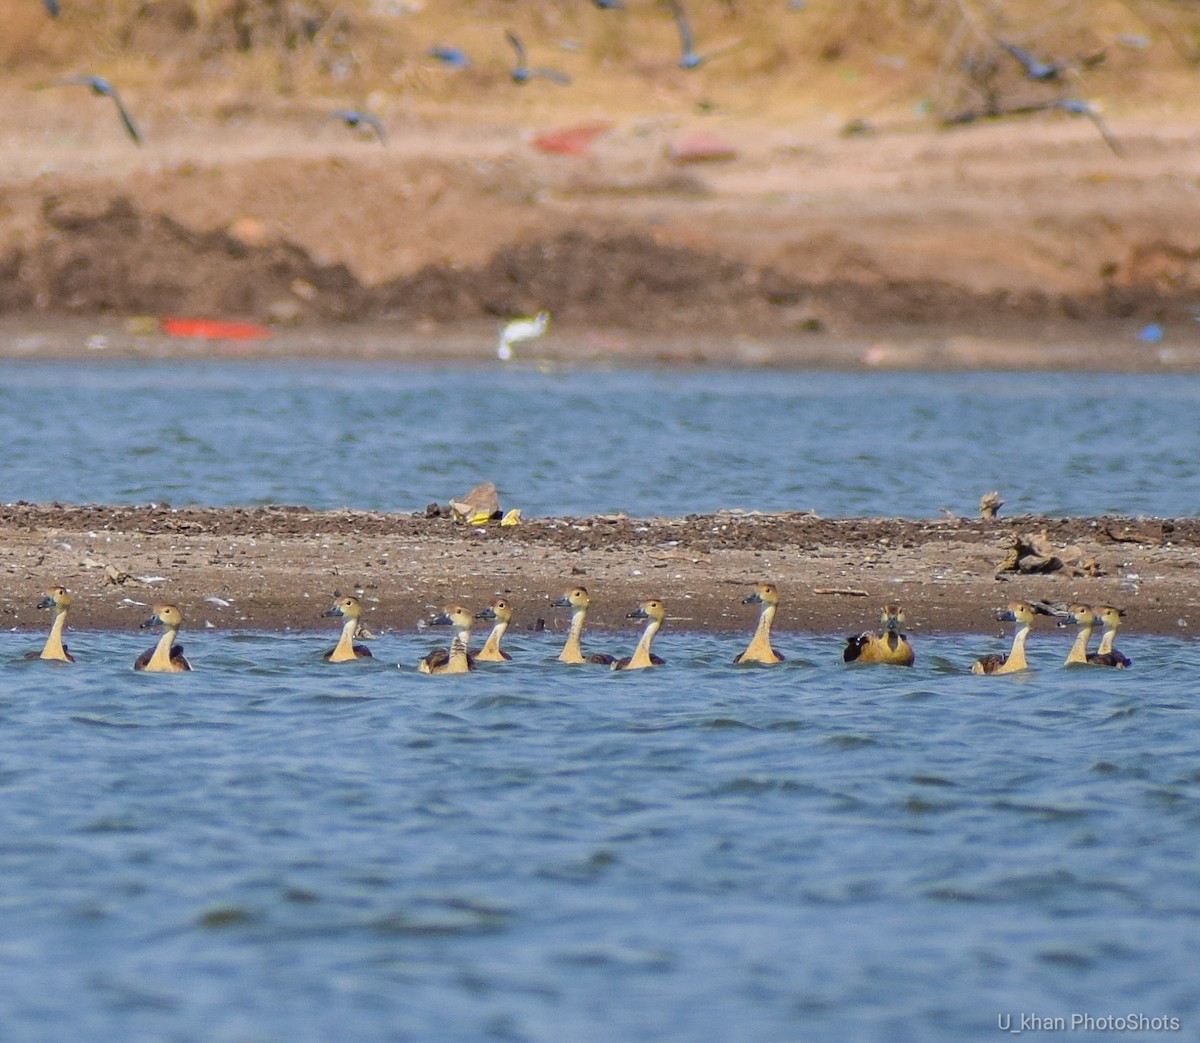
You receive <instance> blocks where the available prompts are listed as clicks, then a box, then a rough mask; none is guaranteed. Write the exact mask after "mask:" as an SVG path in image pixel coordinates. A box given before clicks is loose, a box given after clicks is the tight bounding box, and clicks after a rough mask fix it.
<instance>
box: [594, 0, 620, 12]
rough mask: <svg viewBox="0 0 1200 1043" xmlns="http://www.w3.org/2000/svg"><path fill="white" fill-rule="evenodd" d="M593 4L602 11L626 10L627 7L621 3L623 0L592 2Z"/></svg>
mask: <svg viewBox="0 0 1200 1043" xmlns="http://www.w3.org/2000/svg"><path fill="white" fill-rule="evenodd" d="M592 3H593V4H595V5H596V6H597V7H598V8H600V10H601V11H623V10H625V5H624V4H623V3H622V2H621V0H592Z"/></svg>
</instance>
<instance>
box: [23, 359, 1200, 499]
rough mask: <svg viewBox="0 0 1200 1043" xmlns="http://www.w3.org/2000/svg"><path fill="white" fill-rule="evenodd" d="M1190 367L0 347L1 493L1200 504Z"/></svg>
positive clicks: (1198, 428)
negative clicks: (122, 354)
mask: <svg viewBox="0 0 1200 1043" xmlns="http://www.w3.org/2000/svg"><path fill="white" fill-rule="evenodd" d="M1198 415H1200V376H1195V375H1182V376H1181V375H1175V376H1140V377H1138V376H1121V377H1119V378H1118V377H1113V376H1111V375H1107V374H1097V375H1085V376H1080V375H1075V374H1046V373H1038V374H994V373H964V374H927V373H921V374H895V373H867V374H844V373H836V374H834V373H809V372H791V371H757V370H751V371H719V370H707V369H705V370H692V371H686V372H668V371H613V372H609V371H592V370H571V369H564V370H560V371H554V372H549V373H543V372H539V371H537V370H536V369H533V368H525V369H522V368H508V369H496V368H486V367H482V368H477V369H439V368H417V367H401V366H394V365H384V364H374V363H362V364H357V365H346V364H340V365H337V366H334V365H317V364H313V363H287V362H271V363H258V362H240V363H230V362H188V363H181V362H158V361H155V362H137V363H107V364H104V365H99V364H93V365H81V364H75V363H71V364H67V363H61V364H47V363H24V362H8V363H0V443H2V444H3V445H4V446H5V456H6V459H5V469H4V479H3V484H4V488H3V489H2V490H0V499H3V500H5V501H9V502H11V501H14V500H29V501H35V502H47V501H54V500H64V501H70V502H88V503H146V502H163V501H166V502H169V503H171V504H173V505H175V506H182V505H185V504H201V505H210V506H218V505H222V506H223V505H251V504H263V503H289V504H304V505H307V506H309V507H312V508H314V509H328V508H338V507H354V508H361V509H369V510H386V511H419V510H422V509H423V508H424V507H425V505H426V504H428V503H431V502H438V503H443V504H444V503H445V502H446V501H447V500H449V499H450V498H451V497H454V496H461V495H462V494H463V493H465V492H466V491H467V490H468V489H470V488H472V487H473V486H474V485H476V484H478V483H480V482H483V481H493V482H495V483H496V485H497V486H498V488H499V491H500V496H501V502H502V504H503V505H504V506H506V507H512V506H516V507H520V508H521V509H522V511H523V512H524V513H526V514H527V515H554V516H559V515H582V514H595V513H606V512H612V511H622V510H623V511H626V512H628V513H630V514H632V515H634V516H637V517H650V516H656V515H671V516H677V515H683V514H688V513H693V512H708V511H714V510H719V509H721V508H741V509H746V510H763V511H781V510H814V511H816V512H817V513H819V514H821V515H823V516H826V517H839V516H851V517H852V516H859V515H866V516H873V515H902V516H905V517H919V518H927V517H936V516H937V515H938V511H939V508H941V507H947V508H949V509H951V510H952V511H954V512H955V513H958V514H965V515H974V513H975V511H976V508H977V505H978V502H979V497H980V495H981V494H983V493H985V492H987V491H989V490H991V489H998V490H999V491H1000V492H1001V494H1002V495H1003V497H1004V499H1005V500H1006V501H1007V504H1006V507H1005V513H1007V514H1018V513H1026V512H1033V513H1042V514H1050V515H1078V514H1085V515H1095V514H1104V513H1116V514H1129V515H1138V514H1150V515H1159V516H1169V517H1175V516H1187V515H1193V514H1195V513H1196V512H1197V511H1198V510H1200V491H1198V489H1200V483H1197V481H1196V478H1197V460H1200V425H1197V423H1196V422H1195V418H1196V417H1197V416H1198Z"/></svg>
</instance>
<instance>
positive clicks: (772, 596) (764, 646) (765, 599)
mask: <svg viewBox="0 0 1200 1043" xmlns="http://www.w3.org/2000/svg"><path fill="white" fill-rule="evenodd" d="M742 604H743V605H762V611H761V612H759V614H758V626H757V627H756V628H755V630H754V636H753V637H751V638H750V644H749V645H748V646H747V647H746V651H744V652H740V653H738V655H736V656H734V657H733V661H734V662H735V663H766V664H769V665H774V664H775V663H782V662H783V656H782V655H780V654H779V653H778V652H776V651H775V649H774V648H772V647H771V623H772V622H774V620H775V611H776V609H777V608H778V607H779V591H778V590H777V589H776V587H775V584H774V583H759V584H758V585H757V586H755V588H754V590H753V591H752V592H751V593H750V594H749V595H747V596H746V597H744V598H743V599H742Z"/></svg>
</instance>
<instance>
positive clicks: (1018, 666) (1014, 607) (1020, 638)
mask: <svg viewBox="0 0 1200 1043" xmlns="http://www.w3.org/2000/svg"><path fill="white" fill-rule="evenodd" d="M1049 615H1053V613H1052V612H1050V610H1049V609H1046V608H1043V607H1042V606H1041V605H1030V604H1029V603H1028V602H1026V601H1010V602H1009V603H1008V607H1007V608H1004V609H1000V610H999V611H997V612H996V618H997V619H1000V620H1007V621H1008V622H1011V623H1015V624H1016V627H1015V628H1014V632H1013V643H1012V650H1011V651H1010V652H1009V653H1008V655H999V654H992V655H985V656H980V657H979V658H978V659H977V660H975V663H974V664H973V665H972V667H971V673H973V674H1015V673H1017V672H1018V671H1019V670H1028V669H1029V663H1028V662H1026V660H1025V640H1026V638H1028V637H1029V630H1030V628H1031V627H1032V626H1033V617H1034V616H1049Z"/></svg>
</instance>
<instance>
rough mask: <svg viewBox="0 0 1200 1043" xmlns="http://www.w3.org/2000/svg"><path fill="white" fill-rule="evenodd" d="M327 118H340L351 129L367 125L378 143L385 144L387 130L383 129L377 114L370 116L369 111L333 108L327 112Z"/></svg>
mask: <svg viewBox="0 0 1200 1043" xmlns="http://www.w3.org/2000/svg"><path fill="white" fill-rule="evenodd" d="M329 118H330V119H331V120H341V121H342V122H343V123H344V124H346V126H347V127H349V128H351V130H357V129H358V128H359V127H368V128H369V129H370V130H371V131H372V132H373V133H374V134H375V137H377V138H378V139H379V144H381V145H386V144H387V131H385V130H384V129H383V123H382V122H381V121H380V119H379V117H378V116H372V115H371V114H370V113H369V112H361V111H359V110H358V109H334V111H333V112H331V113H330V114H329Z"/></svg>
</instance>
